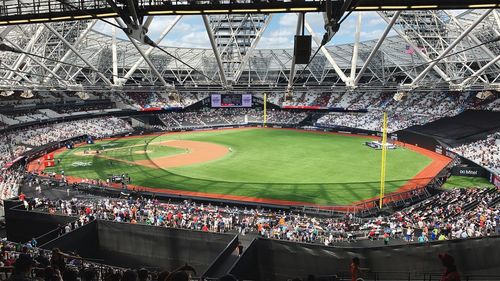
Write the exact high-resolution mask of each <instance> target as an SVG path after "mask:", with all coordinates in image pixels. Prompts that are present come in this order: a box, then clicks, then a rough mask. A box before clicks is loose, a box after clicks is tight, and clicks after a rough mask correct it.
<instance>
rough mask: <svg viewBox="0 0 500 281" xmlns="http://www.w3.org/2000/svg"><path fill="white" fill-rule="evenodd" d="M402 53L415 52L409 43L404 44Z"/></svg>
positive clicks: (410, 53) (411, 53)
mask: <svg viewBox="0 0 500 281" xmlns="http://www.w3.org/2000/svg"><path fill="white" fill-rule="evenodd" d="M404 53H405V54H407V55H413V54H415V49H413V48H412V46H410V45H406V48H405V51H404Z"/></svg>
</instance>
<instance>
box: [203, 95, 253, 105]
mask: <svg viewBox="0 0 500 281" xmlns="http://www.w3.org/2000/svg"><path fill="white" fill-rule="evenodd" d="M211 103H212V107H252V95H250V94H242V95H237V94H212V95H211Z"/></svg>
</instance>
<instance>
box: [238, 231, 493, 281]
mask: <svg viewBox="0 0 500 281" xmlns="http://www.w3.org/2000/svg"><path fill="white" fill-rule="evenodd" d="M444 252H447V253H449V254H451V255H452V256H454V257H455V261H456V265H457V267H458V269H459V271H460V272H461V274H462V275H463V277H464V280H465V279H466V278H465V277H466V276H470V275H496V276H497V278H495V280H498V277H499V276H498V272H500V236H495V237H481V238H472V239H464V240H450V241H438V242H432V243H425V244H424V243H422V244H404V245H394V246H377V247H326V246H321V245H315V244H304V243H296V242H289V241H279V240H271V239H263V238H257V239H255V240H254V241H253V242H252V244H251V245H250V247H249V248H248V249H247V250H246V251H245V253H244V254H243V256H242V257H241V258H240V260H239V261H238V262H237V263H236V264H235V265H234V266H233V268H232V269H231V273H232V274H234V275H235V276H237V277H238V278H239V279H241V280H263V281H264V280H287V279H289V278H295V277H299V278H305V277H306V276H307V275H308V274H314V275H316V276H332V275H335V274H339V275H343V276H344V277H346V276H348V274H347V272H348V270H349V264H350V262H351V259H352V258H353V257H359V258H360V260H361V267H364V268H369V269H370V271H371V273H370V274H371V276H372V277H373V276H374V274H378V278H379V280H408V279H407V278H408V275H409V274H410V275H411V276H412V277H413V278H414V277H416V276H420V279H417V280H423V279H422V277H423V275H424V273H425V274H427V276H429V274H432V273H433V274H434V276H435V277H434V278H435V279H433V280H439V278H437V275H438V274H439V273H441V272H442V270H443V268H442V266H441V263H440V260H439V259H438V254H440V253H444ZM319 280H322V279H319ZM325 280H328V279H325ZM411 280H415V279H411ZM474 280H477V279H474ZM481 280H488V279H481Z"/></svg>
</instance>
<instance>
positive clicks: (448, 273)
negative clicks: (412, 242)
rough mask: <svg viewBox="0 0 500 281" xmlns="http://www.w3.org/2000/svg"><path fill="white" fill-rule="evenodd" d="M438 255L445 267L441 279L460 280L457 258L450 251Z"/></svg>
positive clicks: (445, 280) (446, 280)
mask: <svg viewBox="0 0 500 281" xmlns="http://www.w3.org/2000/svg"><path fill="white" fill-rule="evenodd" d="M438 257H439V259H440V260H441V263H442V264H443V266H444V268H445V270H444V273H443V276H442V277H441V281H460V273H458V270H457V266H456V265H455V259H454V258H453V257H452V256H451V255H449V254H448V253H444V254H439V255H438Z"/></svg>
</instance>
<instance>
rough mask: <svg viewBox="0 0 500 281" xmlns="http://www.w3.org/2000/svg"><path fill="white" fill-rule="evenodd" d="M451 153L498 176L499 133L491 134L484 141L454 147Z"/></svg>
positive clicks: (499, 157) (499, 158) (499, 160)
mask: <svg viewBox="0 0 500 281" xmlns="http://www.w3.org/2000/svg"><path fill="white" fill-rule="evenodd" d="M452 151H453V152H455V153H457V154H459V155H460V156H463V157H465V158H467V159H469V160H472V161H474V162H476V163H477V164H479V165H481V166H483V167H487V168H489V169H491V170H493V171H495V172H496V173H497V174H500V132H497V133H495V134H491V135H489V136H487V137H486V139H483V140H479V141H476V142H473V143H468V144H464V145H461V146H458V147H455V148H453V149H452Z"/></svg>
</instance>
